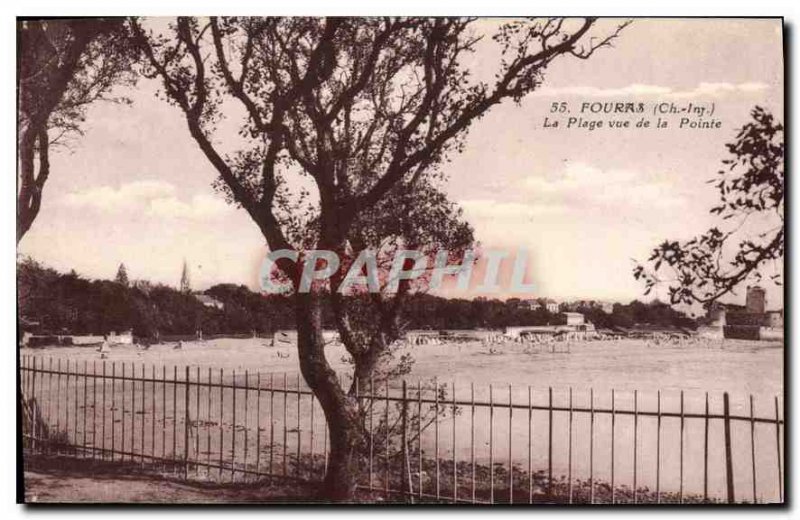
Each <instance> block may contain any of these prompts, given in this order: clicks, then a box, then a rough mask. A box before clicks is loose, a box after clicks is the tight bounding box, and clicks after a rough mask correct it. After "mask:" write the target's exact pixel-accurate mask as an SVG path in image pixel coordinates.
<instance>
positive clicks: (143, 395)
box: [139, 363, 147, 466]
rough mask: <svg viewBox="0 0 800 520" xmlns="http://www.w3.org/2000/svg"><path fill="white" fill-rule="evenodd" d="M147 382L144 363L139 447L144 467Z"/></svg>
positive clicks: (141, 462)
mask: <svg viewBox="0 0 800 520" xmlns="http://www.w3.org/2000/svg"><path fill="white" fill-rule="evenodd" d="M146 380H147V375H146V374H145V368H144V363H142V395H141V401H142V421H141V422H142V425H141V430H142V438H141V440H140V445H139V449H140V453H141V457H140V458H139V463H140V464H141V465H142V466H144V463H145V451H144V438H145V434H144V427H145V417H146V416H147V408H146V406H147V405H146V404H145V400H146V399H147V382H146Z"/></svg>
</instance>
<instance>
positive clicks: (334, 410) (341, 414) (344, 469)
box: [295, 292, 363, 502]
mask: <svg viewBox="0 0 800 520" xmlns="http://www.w3.org/2000/svg"><path fill="white" fill-rule="evenodd" d="M295 298H296V303H295V318H296V321H297V350H298V354H299V355H298V357H299V359H300V371H301V373H302V374H303V377H304V378H305V380H306V383H308V385H309V387H310V388H311V391H312V392H314V395H315V396H316V398H317V399H318V400H319V402H320V406H322V410H323V412H324V413H325V418H326V420H327V423H328V433H329V436H330V454H329V459H328V471H327V473H326V474H325V481H324V487H323V489H322V494H323V497H324V498H326V499H328V500H331V501H335V502H352V501H354V500H355V493H356V477H357V472H358V454H359V445H360V443H361V440H362V439H363V431H362V430H363V428H362V425H361V423H360V421H359V416H358V403H357V402H356V400H355V399H354V398H352V397H350V396H348V395H347V394H346V393H345V392H344V390H343V389H342V387H341V386H340V385H339V381H338V378H337V377H336V372H334V371H333V369H332V368H331V367H330V365H329V364H328V361H327V360H326V359H325V342H324V341H323V338H322V319H321V308H320V301H319V297H318V296H317V295H316V294H314V293H313V292H312V293H298V294H296V295H295Z"/></svg>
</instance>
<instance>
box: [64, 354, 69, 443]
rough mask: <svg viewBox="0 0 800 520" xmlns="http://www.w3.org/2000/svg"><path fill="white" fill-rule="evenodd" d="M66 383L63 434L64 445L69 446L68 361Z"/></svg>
mask: <svg viewBox="0 0 800 520" xmlns="http://www.w3.org/2000/svg"><path fill="white" fill-rule="evenodd" d="M65 370H66V372H67V375H66V378H65V379H66V383H65V386H64V434H65V437H66V441H65V442H66V443H67V444H69V359H68V360H67V368H66V369H65Z"/></svg>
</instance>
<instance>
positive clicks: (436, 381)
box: [387, 377, 441, 501]
mask: <svg viewBox="0 0 800 520" xmlns="http://www.w3.org/2000/svg"><path fill="white" fill-rule="evenodd" d="M433 385H434V387H435V394H434V415H435V420H436V422H435V423H434V435H435V438H434V448H435V449H434V453H435V457H436V500H437V501H438V500H439V498H440V497H441V493H440V482H439V378H438V377H436V378H434V379H433ZM387 422H388V416H387Z"/></svg>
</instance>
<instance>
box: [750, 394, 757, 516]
mask: <svg viewBox="0 0 800 520" xmlns="http://www.w3.org/2000/svg"><path fill="white" fill-rule="evenodd" d="M750 462H751V466H752V468H753V503H754V504H755V503H756V502H758V493H757V492H756V422H755V417H754V415H753V394H750Z"/></svg>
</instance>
